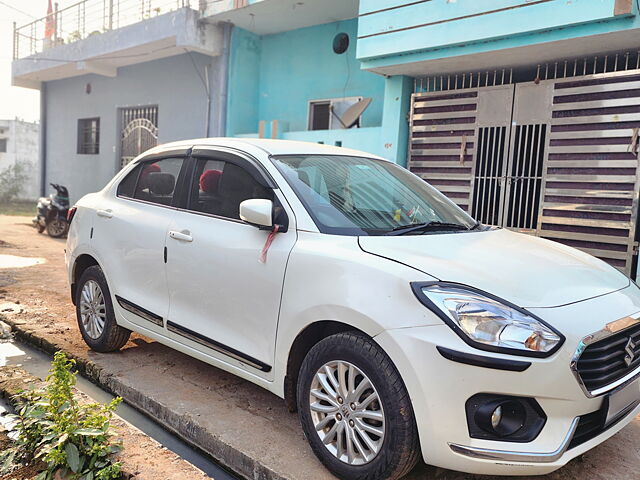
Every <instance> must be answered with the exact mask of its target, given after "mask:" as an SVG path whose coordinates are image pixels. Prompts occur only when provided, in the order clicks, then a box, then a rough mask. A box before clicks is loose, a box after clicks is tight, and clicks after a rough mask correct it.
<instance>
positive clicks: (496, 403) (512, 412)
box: [465, 393, 547, 443]
mask: <svg viewBox="0 0 640 480" xmlns="http://www.w3.org/2000/svg"><path fill="white" fill-rule="evenodd" d="M465 408H466V413H467V425H468V428H469V436H470V437H471V438H479V439H483V440H498V441H504V442H520V443H524V442H530V441H532V440H534V439H535V438H536V437H537V436H538V434H539V433H540V431H541V430H542V427H543V426H544V424H545V423H546V421H547V416H546V415H545V413H544V411H543V410H542V407H540V404H538V402H537V401H536V400H535V399H534V398H530V397H516V396H509V395H496V394H489V393H479V394H477V395H474V396H473V397H471V398H469V399H468V400H467V402H466V404H465Z"/></svg>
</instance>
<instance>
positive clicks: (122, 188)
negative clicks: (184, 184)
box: [118, 158, 184, 206]
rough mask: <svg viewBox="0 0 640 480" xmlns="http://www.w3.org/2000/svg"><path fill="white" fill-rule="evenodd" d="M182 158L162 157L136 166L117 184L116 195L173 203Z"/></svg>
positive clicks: (152, 201) (164, 203)
mask: <svg viewBox="0 0 640 480" xmlns="http://www.w3.org/2000/svg"><path fill="white" fill-rule="evenodd" d="M183 161H184V160H183V159H182V158H163V159H162V160H158V161H155V162H144V163H141V164H140V165H138V166H136V167H135V168H134V169H133V170H132V171H131V172H130V173H129V174H128V175H127V176H126V177H125V178H124V179H123V180H122V181H121V182H120V184H119V185H118V196H120V197H127V198H135V199H137V200H144V201H145V202H151V203H157V204H160V205H167V206H170V205H173V199H174V193H175V189H176V182H177V180H178V176H179V175H180V170H181V168H182V164H183Z"/></svg>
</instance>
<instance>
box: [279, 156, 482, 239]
mask: <svg viewBox="0 0 640 480" xmlns="http://www.w3.org/2000/svg"><path fill="white" fill-rule="evenodd" d="M272 160H273V162H274V163H275V165H276V166H277V167H278V169H279V170H280V172H281V173H282V174H283V175H284V176H285V178H286V179H287V181H288V182H289V184H290V185H291V187H292V188H293V190H294V191H295V192H296V194H297V195H298V197H299V198H300V200H301V201H302V203H303V204H304V206H305V207H306V209H307V210H308V212H309V214H310V215H311V217H312V218H313V220H314V221H315V223H316V224H317V226H318V229H319V230H320V231H321V232H323V233H333V234H339V235H386V234H389V233H390V232H396V231H398V230H401V229H403V228H404V227H405V226H406V227H407V231H409V227H411V226H415V225H419V224H425V225H426V224H430V225H429V226H434V224H444V225H442V226H441V230H442V231H445V230H446V231H449V232H450V231H451V229H450V228H449V229H447V228H446V226H445V225H448V226H449V227H452V226H453V227H460V228H459V230H468V229H471V228H473V227H474V226H475V224H476V222H475V221H474V220H473V219H472V218H471V217H470V216H469V215H468V214H467V213H465V212H464V211H463V210H462V209H460V208H459V207H458V206H457V205H455V204H454V203H453V202H452V201H451V200H449V199H448V198H447V197H445V196H444V195H443V194H441V193H440V192H439V191H438V190H436V189H435V188H433V187H432V186H431V185H429V184H427V183H426V182H424V181H423V180H421V179H420V178H418V177H416V176H415V175H413V174H411V173H410V172H409V171H407V170H405V169H404V168H402V167H399V166H398V165H396V164H394V163H391V162H387V161H383V160H375V159H371V158H363V157H351V156H343V155H282V156H274V157H272ZM433 230H434V231H435V230H438V229H433ZM412 233H415V234H420V233H424V231H418V230H417V229H414V230H413V232H412Z"/></svg>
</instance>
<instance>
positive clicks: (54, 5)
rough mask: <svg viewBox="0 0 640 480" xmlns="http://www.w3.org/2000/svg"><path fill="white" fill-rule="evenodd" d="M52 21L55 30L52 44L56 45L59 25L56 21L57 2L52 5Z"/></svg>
mask: <svg viewBox="0 0 640 480" xmlns="http://www.w3.org/2000/svg"><path fill="white" fill-rule="evenodd" d="M53 21H54V23H55V27H56V28H55V29H54V31H53V44H54V45H57V44H58V30H59V29H60V24H59V21H58V2H56V3H54V4H53Z"/></svg>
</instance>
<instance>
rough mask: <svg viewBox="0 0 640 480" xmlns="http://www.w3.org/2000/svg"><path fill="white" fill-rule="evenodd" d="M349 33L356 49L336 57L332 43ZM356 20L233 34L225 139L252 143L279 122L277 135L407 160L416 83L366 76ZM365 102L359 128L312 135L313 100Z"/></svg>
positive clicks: (373, 75)
mask: <svg viewBox="0 0 640 480" xmlns="http://www.w3.org/2000/svg"><path fill="white" fill-rule="evenodd" d="M339 32H345V33H347V34H348V35H349V37H350V39H351V43H350V46H349V49H348V50H347V52H345V53H344V54H341V55H337V54H335V53H334V52H333V49H332V44H333V38H334V36H335V35H336V33H339ZM356 35H357V20H356V19H351V20H345V21H341V22H334V23H329V24H325V25H318V26H313V27H308V28H301V29H298V30H293V31H289V32H284V33H280V34H275V35H265V36H262V37H260V36H257V35H254V34H252V33H250V32H247V31H245V30H242V29H240V28H234V30H233V33H232V38H231V52H230V58H229V89H228V99H227V102H228V103H227V135H229V136H245V137H255V136H257V132H258V128H259V127H258V125H259V122H260V120H264V121H265V122H266V124H267V130H268V129H269V127H270V122H271V121H272V120H278V123H279V135H278V136H279V137H280V138H284V139H291V140H303V141H310V142H323V143H325V144H329V145H336V144H338V145H342V146H344V147H349V148H354V149H358V150H364V151H368V152H371V153H373V154H376V155H380V156H383V157H386V158H389V159H391V160H394V161H396V162H398V163H401V164H404V163H405V161H406V149H407V143H406V142H407V135H408V133H407V120H406V112H407V109H408V107H409V97H410V94H411V87H412V85H413V84H412V81H411V80H410V79H407V78H405V77H390V78H384V77H382V76H380V75H376V74H374V73H370V72H366V71H363V70H362V69H361V68H360V63H359V61H358V60H357V59H356V56H355V51H356V40H355V39H356ZM352 96H363V97H371V98H373V101H372V103H371V105H370V106H369V108H368V109H367V110H366V111H365V112H364V114H363V117H362V121H361V127H362V128H352V129H349V130H344V129H337V130H318V131H308V130H307V122H308V120H307V115H308V102H309V100H315V99H325V98H341V97H352Z"/></svg>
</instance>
